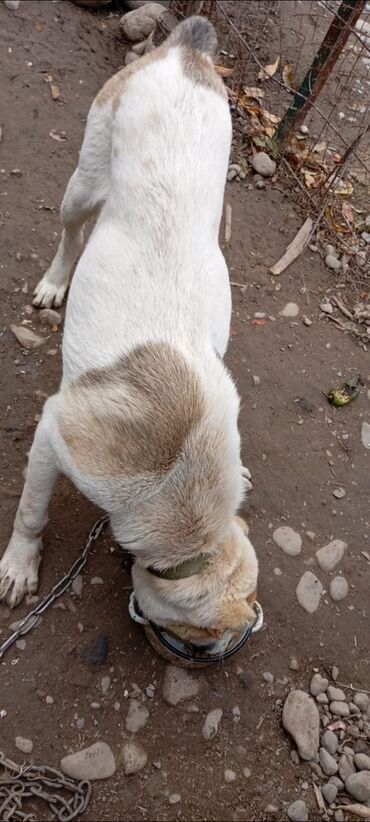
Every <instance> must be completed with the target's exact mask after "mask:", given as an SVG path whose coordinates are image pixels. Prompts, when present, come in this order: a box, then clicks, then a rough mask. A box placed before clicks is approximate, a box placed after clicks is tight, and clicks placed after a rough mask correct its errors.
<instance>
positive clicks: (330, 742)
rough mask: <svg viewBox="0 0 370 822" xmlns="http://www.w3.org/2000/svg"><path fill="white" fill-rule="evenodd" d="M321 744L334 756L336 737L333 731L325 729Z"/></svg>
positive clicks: (336, 743)
mask: <svg viewBox="0 0 370 822" xmlns="http://www.w3.org/2000/svg"><path fill="white" fill-rule="evenodd" d="M321 745H322V747H323V748H325V750H326V751H328V753H330V754H331V755H332V756H334V754H335V753H336V751H337V747H338V738H337V736H336V734H335V733H334V731H325V733H324V734H323V735H322V737H321Z"/></svg>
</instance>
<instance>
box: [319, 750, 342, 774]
mask: <svg viewBox="0 0 370 822" xmlns="http://www.w3.org/2000/svg"><path fill="white" fill-rule="evenodd" d="M319 761H320V765H321V767H322V769H323V771H324V774H326V776H334V774H335V773H337V770H338V765H337V763H336V761H335V759H334V757H333V756H332V755H331V754H330V753H329V751H327V750H326V749H325V748H320V750H319Z"/></svg>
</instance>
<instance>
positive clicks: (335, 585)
mask: <svg viewBox="0 0 370 822" xmlns="http://www.w3.org/2000/svg"><path fill="white" fill-rule="evenodd" d="M348 591H349V585H348V582H347V580H346V578H345V577H340V576H337V577H334V578H333V579H332V580H330V596H331V598H332V600H333V601H334V602H341V600H342V599H345V598H346V596H347V594H348Z"/></svg>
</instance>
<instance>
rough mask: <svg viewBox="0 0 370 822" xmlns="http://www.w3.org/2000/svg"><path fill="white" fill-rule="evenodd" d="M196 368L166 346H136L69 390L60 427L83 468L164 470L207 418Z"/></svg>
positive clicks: (102, 472) (95, 471)
mask: <svg viewBox="0 0 370 822" xmlns="http://www.w3.org/2000/svg"><path fill="white" fill-rule="evenodd" d="M203 407H204V399H203V393H202V389H201V386H200V383H199V380H198V377H197V376H196V374H195V372H194V371H193V370H192V369H191V367H190V366H189V365H188V364H187V363H186V361H185V359H184V358H183V357H182V355H181V354H180V353H179V352H178V351H176V349H174V348H172V347H171V346H170V345H169V344H167V343H149V344H147V345H142V346H138V347H137V348H135V349H134V350H133V351H132V352H131V353H130V354H128V355H126V356H125V357H122V359H120V360H119V362H117V363H116V364H115V365H113V366H111V367H110V368H107V369H101V370H96V371H91V372H88V373H87V374H85V375H84V376H83V377H81V378H80V379H79V380H77V382H76V383H74V385H72V386H71V387H70V388H68V389H67V391H66V393H65V396H64V402H63V405H62V408H61V411H60V428H61V432H62V435H63V437H64V440H65V442H66V444H67V446H68V449H69V450H70V452H71V453H72V455H73V457H74V459H75V461H76V463H77V465H78V467H79V469H80V470H81V471H83V472H84V473H87V474H92V475H93V476H106V477H112V476H119V475H126V476H137V475H140V474H162V473H164V472H166V471H168V470H169V469H170V468H171V466H172V465H173V464H174V463H175V462H176V460H177V459H178V457H179V455H180V454H181V451H182V449H183V446H184V442H185V439H186V438H187V436H188V435H189V433H190V431H191V430H192V429H193V428H194V426H196V425H197V424H198V423H199V422H200V420H201V417H202V412H203Z"/></svg>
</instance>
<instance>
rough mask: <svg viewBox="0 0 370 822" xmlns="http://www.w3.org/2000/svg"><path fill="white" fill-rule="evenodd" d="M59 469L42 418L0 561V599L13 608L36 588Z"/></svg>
mask: <svg viewBox="0 0 370 822" xmlns="http://www.w3.org/2000/svg"><path fill="white" fill-rule="evenodd" d="M58 473H59V469H58V467H57V464H56V460H55V456H54V452H53V449H52V446H51V444H50V440H49V435H48V428H47V424H46V422H45V419H44V417H42V419H41V421H40V422H39V425H38V427H37V429H36V434H35V438H34V441H33V445H32V448H31V451H30V456H29V462H28V466H27V476H26V482H25V485H24V489H23V493H22V496H21V499H20V503H19V506H18V511H17V514H16V517H15V522H14V528H13V533H12V536H11V539H10V542H9V545H8V547H7V549H6V551H5V553H4V555H3V557H2V559H1V561H0V600H2V599H3V600H6V601H7V602H8V603H9V605H10V607H11V608H13V607H14V605H17V604H18V602H20V601H21V599H23V597H24V596H25V594H28V593H30V594H34V593H35V591H36V590H37V585H38V567H39V564H40V558H41V557H40V549H41V535H42V531H43V529H44V527H45V525H46V522H47V519H48V506H49V500H50V497H51V494H52V491H53V488H54V484H55V481H56V479H57V476H58Z"/></svg>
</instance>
